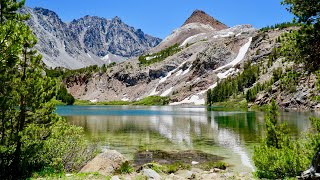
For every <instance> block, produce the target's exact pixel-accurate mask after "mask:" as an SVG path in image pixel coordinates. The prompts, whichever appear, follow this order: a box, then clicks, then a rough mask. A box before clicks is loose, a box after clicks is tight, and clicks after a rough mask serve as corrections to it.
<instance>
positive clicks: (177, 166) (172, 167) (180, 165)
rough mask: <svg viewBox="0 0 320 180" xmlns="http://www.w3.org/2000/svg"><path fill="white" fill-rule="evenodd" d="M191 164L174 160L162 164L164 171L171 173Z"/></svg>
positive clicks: (186, 167) (188, 167)
mask: <svg viewBox="0 0 320 180" xmlns="http://www.w3.org/2000/svg"><path fill="white" fill-rule="evenodd" d="M190 168H191V166H190V165H189V164H184V163H182V162H180V161H179V162H174V163H172V164H168V165H164V172H166V173H168V174H171V173H175V172H177V171H179V170H183V169H190Z"/></svg>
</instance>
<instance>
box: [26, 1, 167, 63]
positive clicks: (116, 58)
mask: <svg viewBox="0 0 320 180" xmlns="http://www.w3.org/2000/svg"><path fill="white" fill-rule="evenodd" d="M21 11H22V12H23V13H29V14H30V15H31V18H30V20H29V21H28V22H27V23H28V25H29V26H30V27H31V28H32V30H33V32H34V33H35V35H36V36H37V38H38V44H37V46H36V48H37V49H38V50H39V51H40V53H41V54H42V55H43V61H44V63H45V64H46V65H47V66H49V67H65V68H69V69H77V68H82V67H85V66H89V65H102V64H108V63H111V62H122V61H124V60H126V59H128V58H131V57H134V56H138V55H141V54H142V53H144V52H145V51H147V50H148V49H150V48H152V47H154V46H156V45H158V44H159V43H160V41H161V39H159V38H155V37H152V36H149V35H147V34H144V33H143V32H142V30H140V29H135V28H133V27H130V26H128V25H127V24H125V23H124V22H122V21H121V19H120V18H119V17H115V18H113V19H112V20H108V19H105V18H100V17H95V16H85V17H83V18H80V19H78V20H73V21H72V22H70V23H65V22H63V21H62V20H61V19H60V18H59V16H58V15H57V14H56V13H55V12H53V11H50V10H48V9H44V8H34V9H32V8H28V7H24V8H23V9H22V10H21ZM109 57H112V58H109Z"/></svg>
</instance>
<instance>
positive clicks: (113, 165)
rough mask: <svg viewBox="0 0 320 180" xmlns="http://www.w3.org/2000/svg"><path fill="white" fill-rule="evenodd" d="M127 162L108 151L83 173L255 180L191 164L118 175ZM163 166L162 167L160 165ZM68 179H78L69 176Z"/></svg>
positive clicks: (181, 179)
mask: <svg viewBox="0 0 320 180" xmlns="http://www.w3.org/2000/svg"><path fill="white" fill-rule="evenodd" d="M124 162H126V159H125V157H124V156H123V155H122V154H120V153H119V152H117V151H114V150H107V151H105V152H103V153H101V154H99V155H98V156H96V157H95V158H94V159H93V160H91V161H90V162H88V163H87V165H85V166H84V167H83V168H82V170H81V171H80V172H81V173H89V174H88V176H87V177H86V178H85V179H101V178H102V179H104V178H107V177H108V178H111V180H120V179H154V180H161V179H166V180H184V179H218V180H219V179H253V177H252V174H251V173H248V172H243V173H236V172H232V171H230V170H221V169H218V168H212V169H211V170H209V171H206V170H202V169H200V168H197V167H194V166H193V165H192V164H190V169H180V170H178V171H176V172H174V173H164V172H161V171H158V170H157V169H156V168H155V169H152V165H150V164H149V165H148V164H146V165H143V166H141V167H140V168H139V169H138V170H137V171H133V172H132V173H129V174H118V173H117V172H118V169H119V168H120V167H121V166H122V164H123V163H124ZM159 166H161V165H159ZM90 173H99V174H100V175H102V176H101V177H98V178H97V177H95V176H92V175H90ZM68 178H76V177H73V175H69V177H68Z"/></svg>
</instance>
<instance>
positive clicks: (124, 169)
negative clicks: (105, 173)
mask: <svg viewBox="0 0 320 180" xmlns="http://www.w3.org/2000/svg"><path fill="white" fill-rule="evenodd" d="M133 171H134V169H133V167H132V165H131V164H130V162H129V161H125V162H124V163H122V164H121V166H120V168H119V169H118V170H117V171H116V173H118V174H130V173H132V172H133Z"/></svg>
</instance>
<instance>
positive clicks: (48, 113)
mask: <svg viewBox="0 0 320 180" xmlns="http://www.w3.org/2000/svg"><path fill="white" fill-rule="evenodd" d="M24 2H25V1H12V0H2V1H1V4H0V11H1V13H0V62H1V63H0V64H1V65H0V72H1V73H0V179H24V178H27V177H30V176H31V174H32V173H34V172H44V173H49V172H54V173H58V174H59V173H61V172H64V171H77V170H79V168H80V167H81V166H82V165H83V164H84V163H85V162H86V161H88V160H89V159H90V158H92V157H93V156H94V155H95V147H96V146H91V145H90V147H92V149H91V148H87V147H89V143H88V141H86V140H85V137H84V135H83V129H82V128H78V127H75V126H71V125H69V124H68V123H67V122H66V121H65V120H64V119H62V118H61V117H59V116H57V115H56V114H54V110H55V106H54V104H53V103H52V101H51V100H52V99H53V98H54V97H55V96H56V95H57V94H56V92H57V91H58V90H59V89H58V87H57V83H56V82H57V81H56V80H55V79H54V78H51V77H48V76H46V75H45V73H44V72H43V69H44V66H43V63H42V61H41V58H42V57H41V55H39V54H38V53H37V51H35V50H34V46H35V44H36V43H37V39H36V38H35V36H34V35H33V33H32V31H31V30H30V28H29V27H28V26H27V25H26V24H25V23H24V20H27V19H28V17H29V15H22V14H18V13H17V10H18V9H19V8H21V7H22V6H23V5H24Z"/></svg>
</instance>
